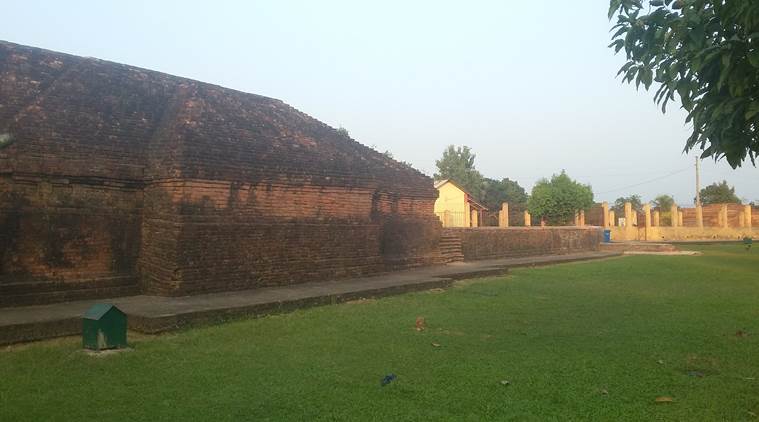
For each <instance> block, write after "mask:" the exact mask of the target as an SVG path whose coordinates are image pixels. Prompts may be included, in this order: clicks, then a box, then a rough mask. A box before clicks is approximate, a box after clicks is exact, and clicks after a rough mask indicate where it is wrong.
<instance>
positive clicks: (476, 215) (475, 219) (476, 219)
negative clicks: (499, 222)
mask: <svg viewBox="0 0 759 422" xmlns="http://www.w3.org/2000/svg"><path fill="white" fill-rule="evenodd" d="M471 221H472V227H480V212H479V210H472V220H471Z"/></svg>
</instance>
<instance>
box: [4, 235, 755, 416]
mask: <svg viewBox="0 0 759 422" xmlns="http://www.w3.org/2000/svg"><path fill="white" fill-rule="evenodd" d="M694 248H698V249H699V250H702V251H703V252H704V255H703V256H696V257H690V256H633V257H625V258H617V259H610V260H605V261H597V262H588V263H575V264H564V265H556V266H551V267H543V268H534V269H519V270H515V271H513V272H512V273H511V275H509V276H508V277H501V278H489V279H480V280H474V281H469V282H466V283H462V284H459V285H457V286H455V287H453V288H451V289H448V290H445V291H439V290H436V291H429V292H421V293H414V294H406V295H402V296H396V297H390V298H385V299H380V300H367V301H359V302H354V303H347V304H341V305H334V306H324V307H319V308H313V309H307V310H302V311H297V312H294V313H290V314H285V315H276V316H270V317H265V318H260V319H249V320H242V321H236V322H231V323H228V324H224V325H219V326H212V327H202V328H195V329H189V330H186V331H183V332H179V333H174V334H168V335H162V336H157V337H145V336H142V337H139V336H132V337H131V338H130V343H131V344H132V346H133V349H132V350H130V351H126V352H121V353H117V354H112V355H108V356H102V357H92V356H88V355H86V354H84V353H83V352H82V351H80V345H79V340H78V339H76V338H69V339H61V340H55V341H49V342H42V343H36V344H30V345H21V346H13V347H9V348H6V349H2V351H0V420H2V421H21V420H34V421H43V420H106V419H105V418H107V420H130V421H157V420H182V421H185V420H209V421H211V420H212V421H218V420H457V421H458V420H471V421H480V420H505V419H516V420H588V419H592V420H653V419H658V420H688V421H695V420H749V421H750V420H757V421H759V418H758V417H757V414H759V250H755V251H753V252H746V251H745V250H743V248H742V246H740V245H721V246H699V247H694ZM419 316H422V317H424V318H425V321H426V329H425V330H423V331H417V330H415V321H416V319H417V317H419ZM433 343H434V345H433ZM436 345H439V346H436ZM390 373H393V374H395V375H397V378H396V379H395V380H394V381H393V382H391V383H390V384H389V385H387V386H385V387H382V386H380V380H381V379H382V378H383V377H384V376H385V375H387V374H390ZM505 381H508V384H506V385H505ZM657 397H670V398H671V399H672V400H673V401H672V402H670V403H656V402H655V400H656V399H657Z"/></svg>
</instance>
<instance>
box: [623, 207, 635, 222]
mask: <svg viewBox="0 0 759 422" xmlns="http://www.w3.org/2000/svg"><path fill="white" fill-rule="evenodd" d="M633 223H634V221H633V212H632V204H631V203H629V202H625V227H632V226H633Z"/></svg>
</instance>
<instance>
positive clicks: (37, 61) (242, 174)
mask: <svg viewBox="0 0 759 422" xmlns="http://www.w3.org/2000/svg"><path fill="white" fill-rule="evenodd" d="M325 101H328V99H325ZM4 134H8V135H9V136H11V137H12V138H13V140H14V142H13V143H12V144H11V145H10V146H8V147H6V148H4V150H3V156H0V172H15V171H18V172H25V173H37V172H42V173H46V174H61V175H66V176H82V177H100V178H109V179H112V178H119V179H134V180H143V179H161V178H176V177H184V178H198V179H216V180H236V181H241V182H252V183H256V182H276V181H277V180H278V178H280V177H281V176H282V175H286V177H287V179H288V180H290V181H291V180H293V179H299V180H302V181H303V183H318V184H326V185H350V186H354V185H362V186H374V185H380V186H386V185H392V186H393V188H394V191H399V192H404V191H410V192H416V193H419V194H422V195H427V196H434V195H435V191H434V190H433V189H432V188H430V183H429V182H430V179H429V178H428V177H427V176H425V175H423V174H422V173H420V172H418V171H416V170H414V169H412V168H410V167H408V166H406V165H404V164H401V163H399V162H397V161H395V160H393V159H391V158H389V157H387V156H385V155H384V154H381V153H379V152H377V151H374V150H373V149H371V148H369V147H366V146H364V145H362V144H360V143H358V142H356V141H354V140H353V139H351V138H349V137H347V136H345V135H344V134H341V133H340V132H338V131H337V130H335V129H334V128H332V127H330V126H328V125H326V124H324V123H322V122H320V121H318V120H316V119H314V118H312V117H310V116H308V115H306V114H304V113H302V112H299V111H298V110H296V109H294V108H293V107H290V106H289V105H287V104H285V103H283V102H282V101H280V100H276V99H273V98H268V97H264V96H260V95H255V94H248V93H244V92H240V91H235V90H233V89H229V88H223V87H220V86H217V85H212V84H208V83H203V82H198V81H194V80H191V79H186V78H181V77H177V76H172V75H168V74H165V73H160V72H155V71H150V70H145V69H141V68H137V67H133V66H128V65H123V64H118V63H113V62H108V61H103V60H98V59H92V58H84V57H78V56H72V55H68V54H62V53H57V52H53V51H48V50H43V49H39V48H33V47H26V46H21V45H18V44H12V43H8V42H4V41H0V135H4Z"/></svg>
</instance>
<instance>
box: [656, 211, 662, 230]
mask: <svg viewBox="0 0 759 422" xmlns="http://www.w3.org/2000/svg"><path fill="white" fill-rule="evenodd" d="M660 222H661V215H660V214H659V210H656V211H654V227H659V223H660Z"/></svg>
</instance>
